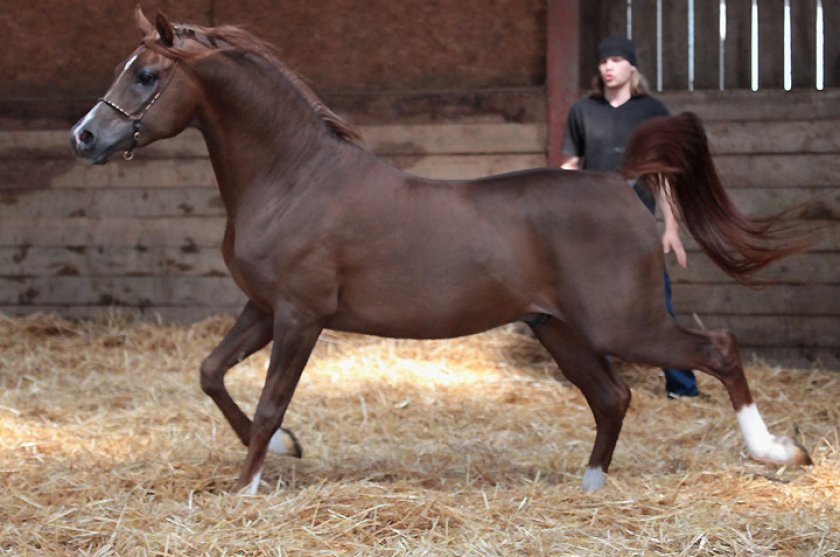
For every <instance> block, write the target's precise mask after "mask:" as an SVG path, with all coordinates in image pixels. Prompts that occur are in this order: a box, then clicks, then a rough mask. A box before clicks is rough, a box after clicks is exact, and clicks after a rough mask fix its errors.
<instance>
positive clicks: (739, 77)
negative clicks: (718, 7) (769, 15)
mask: <svg viewBox="0 0 840 557" xmlns="http://www.w3.org/2000/svg"><path fill="white" fill-rule="evenodd" d="M723 63H724V89H726V90H733V89H735V90H737V89H749V88H750V2H749V1H748V0H742V1H740V2H731V1H730V2H727V3H726V40H725V42H724V62H723Z"/></svg>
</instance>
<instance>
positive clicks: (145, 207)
mask: <svg viewBox="0 0 840 557" xmlns="http://www.w3.org/2000/svg"><path fill="white" fill-rule="evenodd" d="M20 215H26V216H27V217H29V218H36V219H41V218H61V217H68V218H73V217H88V218H115V217H126V218H148V217H172V216H193V217H199V216H212V217H222V216H225V209H224V205H223V203H222V199H221V196H220V195H219V191H218V190H217V189H216V188H215V187H183V188H97V189H71V188H61V189H46V190H34V191H22V192H21V191H11V192H10V191H5V192H2V191H0V218H13V217H16V216H20Z"/></svg>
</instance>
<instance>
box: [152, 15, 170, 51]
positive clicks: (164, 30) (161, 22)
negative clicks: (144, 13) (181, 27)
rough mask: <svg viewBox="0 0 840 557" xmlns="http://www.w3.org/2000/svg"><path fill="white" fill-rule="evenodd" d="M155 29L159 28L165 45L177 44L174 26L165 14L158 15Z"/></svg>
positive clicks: (158, 30)
mask: <svg viewBox="0 0 840 557" xmlns="http://www.w3.org/2000/svg"><path fill="white" fill-rule="evenodd" d="M155 27H157V32H158V34H159V35H160V40H161V42H162V43H163V44H164V45H166V46H172V45H174V44H175V30H174V29H173V28H172V24H171V23H169V19H168V18H167V17H166V16H165V15H163V12H158V13H157V17H156V18H155Z"/></svg>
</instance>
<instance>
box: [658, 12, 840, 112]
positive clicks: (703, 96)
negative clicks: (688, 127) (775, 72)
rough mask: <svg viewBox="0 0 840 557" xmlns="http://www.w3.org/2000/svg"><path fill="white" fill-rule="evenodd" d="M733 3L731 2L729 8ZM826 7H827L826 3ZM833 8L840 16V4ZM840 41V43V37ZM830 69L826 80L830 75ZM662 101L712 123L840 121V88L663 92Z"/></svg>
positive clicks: (673, 110) (671, 107)
mask: <svg viewBox="0 0 840 557" xmlns="http://www.w3.org/2000/svg"><path fill="white" fill-rule="evenodd" d="M731 4H732V3H731V2H730V3H728V4H727V5H731ZM823 4H824V5H825V2H823ZM834 9H836V10H838V13H840V3H838V5H837V7H836V8H834ZM838 24H840V22H838ZM838 28H840V26H839V27H838ZM831 36H832V35H831V34H829V35H828V37H831ZM828 37H827V39H826V40H828ZM837 40H838V41H840V34H838V39H837ZM747 48H749V47H747ZM828 68H829V67H827V69H826V79H828V75H829V72H830V70H829V69H828ZM831 73H832V74H835V73H836V74H838V75H840V72H834V71H831ZM748 85H749V83H747V86H748ZM659 98H660V99H661V100H662V101H663V102H664V103H665V104H666V105H667V106H668V108H670V109H671V112H673V113H677V112H682V111H686V110H687V111H691V112H696V113H697V114H699V115H700V116H701V117H702V118H703V119H704V120H706V121H707V122H708V121H711V120H736V121H745V120H765V121H773V120H780V121H789V120H807V121H817V120H823V119H838V118H840V88H836V89H826V90H825V91H813V90H807V89H801V90H798V91H784V90H778V89H765V90H760V91H756V92H753V91H748V90H747V91H743V90H727V91H713V90H710V91H694V92H692V93H687V92H673V91H672V92H666V93H662V94H661V95H659Z"/></svg>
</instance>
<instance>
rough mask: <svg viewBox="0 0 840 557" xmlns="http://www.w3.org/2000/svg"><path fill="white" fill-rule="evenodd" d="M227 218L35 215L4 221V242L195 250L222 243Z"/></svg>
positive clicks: (0, 237) (0, 228)
mask: <svg viewBox="0 0 840 557" xmlns="http://www.w3.org/2000/svg"><path fill="white" fill-rule="evenodd" d="M224 229H225V219H223V218H217V217H185V218H151V219H120V218H117V219H88V218H72V219H31V218H27V217H26V216H22V217H15V218H6V219H2V221H0V246H6V247H14V248H17V247H20V246H53V247H66V246H133V247H139V248H140V249H142V248H145V247H152V246H165V247H177V248H181V249H183V250H192V249H196V248H198V247H208V246H209V247H215V248H218V247H219V246H220V245H221V241H222V236H223V235H224Z"/></svg>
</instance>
